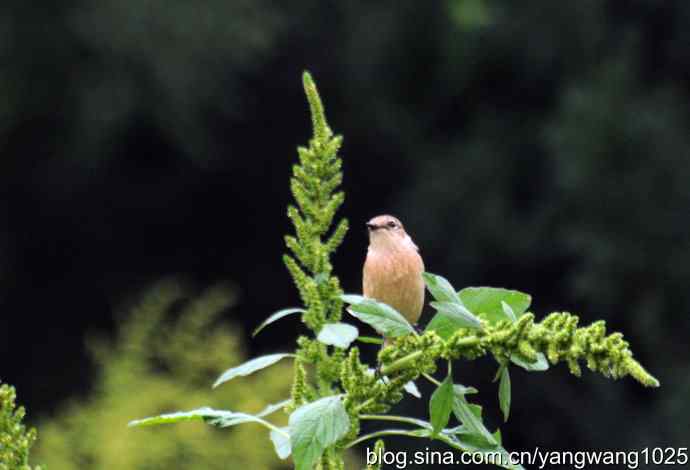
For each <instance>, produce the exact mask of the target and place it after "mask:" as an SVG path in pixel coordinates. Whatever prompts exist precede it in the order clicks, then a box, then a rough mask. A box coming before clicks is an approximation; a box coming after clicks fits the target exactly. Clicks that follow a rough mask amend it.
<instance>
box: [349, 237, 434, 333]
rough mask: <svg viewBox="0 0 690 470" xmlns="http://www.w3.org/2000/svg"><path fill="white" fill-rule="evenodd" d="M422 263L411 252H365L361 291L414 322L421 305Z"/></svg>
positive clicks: (422, 289) (410, 250)
mask: <svg viewBox="0 0 690 470" xmlns="http://www.w3.org/2000/svg"><path fill="white" fill-rule="evenodd" d="M423 272H424V263H423V262H422V258H421V257H420V256H419V253H417V251H416V250H414V249H408V250H401V251H392V250H391V251H376V250H369V252H368V253H367V259H366V261H365V263H364V270H363V276H362V284H363V285H362V288H363V289H362V290H363V293H364V295H365V296H366V297H369V298H372V299H375V300H378V301H380V302H384V303H386V304H388V305H390V306H392V307H393V308H395V309H396V310H398V311H399V312H400V313H402V314H403V315H404V316H405V317H406V318H407V319H408V320H409V321H410V322H412V323H416V322H417V320H418V319H419V315H420V314H421V311H422V307H423V305H424V280H423V278H422V273H423Z"/></svg>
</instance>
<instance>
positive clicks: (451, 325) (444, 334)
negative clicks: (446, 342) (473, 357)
mask: <svg viewBox="0 0 690 470" xmlns="http://www.w3.org/2000/svg"><path fill="white" fill-rule="evenodd" d="M462 327H463V325H462V324H460V323H458V321H457V320H456V319H455V318H453V317H449V316H448V315H444V314H442V313H440V312H439V313H437V314H436V315H434V317H433V318H432V319H431V321H430V322H429V323H428V324H427V325H426V328H424V331H435V332H436V334H437V335H439V336H440V337H441V338H442V339H448V338H450V336H451V335H452V334H453V333H455V332H456V331H457V330H458V328H462Z"/></svg>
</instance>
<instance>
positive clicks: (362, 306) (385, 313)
mask: <svg viewBox="0 0 690 470" xmlns="http://www.w3.org/2000/svg"><path fill="white" fill-rule="evenodd" d="M341 298H342V299H343V301H345V302H347V303H349V304H350V308H348V309H347V310H348V312H350V314H352V315H353V316H354V317H356V318H358V319H360V320H361V321H363V322H364V323H367V324H369V325H371V326H372V327H373V328H374V329H375V330H376V331H377V332H378V333H379V334H381V335H383V336H386V337H388V338H395V337H398V336H404V335H407V334H410V333H413V334H416V331H415V329H414V328H413V327H412V325H410V323H409V322H408V321H407V320H406V319H405V317H403V316H402V315H401V314H400V313H399V312H398V311H396V310H395V309H394V308H393V307H391V306H389V305H386V304H384V303H382V302H377V301H375V300H372V299H368V298H366V297H362V296H359V295H342V296H341Z"/></svg>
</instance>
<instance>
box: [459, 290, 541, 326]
mask: <svg viewBox="0 0 690 470" xmlns="http://www.w3.org/2000/svg"><path fill="white" fill-rule="evenodd" d="M458 295H459V296H460V299H462V301H463V303H464V304H465V307H467V309H468V310H469V311H470V312H473V313H474V314H475V315H477V316H479V317H480V318H483V319H484V320H486V321H488V322H489V323H496V322H498V321H500V320H511V318H510V316H509V314H507V313H506V312H505V311H504V310H503V305H502V302H505V303H506V304H508V306H509V307H510V308H511V310H512V311H513V313H514V314H515V316H516V317H520V316H521V315H522V314H523V313H525V312H526V311H527V309H528V308H529V306H530V304H531V303H532V297H531V296H530V295H528V294H525V293H524V292H520V291H516V290H509V289H503V288H498V287H467V288H465V289H463V290H461V291H460V292H459V293H458ZM511 321H512V320H511Z"/></svg>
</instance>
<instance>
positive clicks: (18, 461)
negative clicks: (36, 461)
mask: <svg viewBox="0 0 690 470" xmlns="http://www.w3.org/2000/svg"><path fill="white" fill-rule="evenodd" d="M16 399H17V394H16V392H15V390H14V387H12V386H10V385H7V384H0V470H32V469H34V470H41V467H31V466H30V465H29V451H30V450H31V446H32V445H33V444H34V441H35V440H36V430H35V429H27V428H26V426H24V424H22V420H23V419H24V415H25V414H26V412H25V411H24V408H23V407H21V406H20V407H18V408H17V406H16V404H15V400H16Z"/></svg>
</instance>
